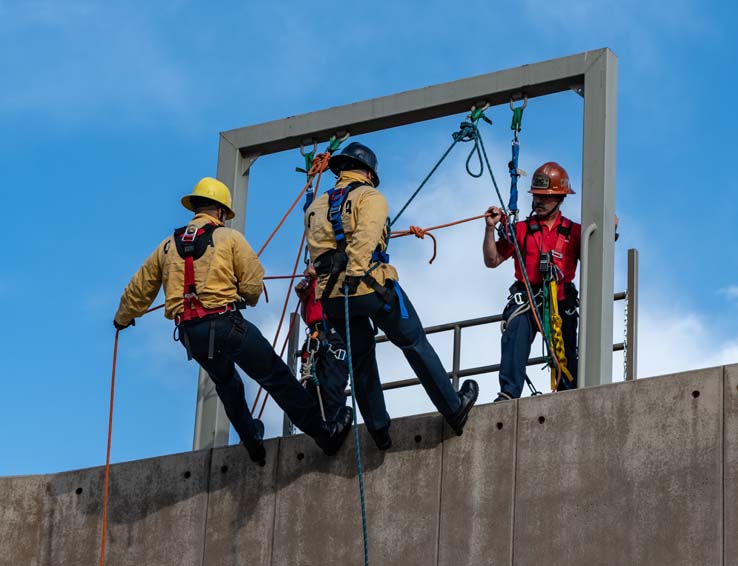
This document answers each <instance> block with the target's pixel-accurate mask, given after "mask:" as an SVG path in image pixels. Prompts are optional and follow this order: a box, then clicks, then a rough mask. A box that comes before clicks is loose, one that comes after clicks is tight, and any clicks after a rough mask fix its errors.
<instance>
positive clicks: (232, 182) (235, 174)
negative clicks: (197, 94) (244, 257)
mask: <svg viewBox="0 0 738 566" xmlns="http://www.w3.org/2000/svg"><path fill="white" fill-rule="evenodd" d="M257 157H258V155H248V156H244V155H241V152H240V151H239V150H238V148H236V147H234V146H233V145H232V144H231V143H230V142H229V141H228V140H226V139H225V138H224V137H223V136H222V135H221V137H220V145H219V147H218V173H217V177H218V179H219V180H221V181H223V182H224V183H225V184H226V185H227V186H228V188H229V189H231V196H232V198H233V211H234V212H235V213H236V217H235V218H234V219H233V220H231V221H230V222H229V223H228V225H229V226H230V227H231V228H234V229H236V230H240V231H241V232H244V230H245V229H246V197H247V196H248V188H249V169H250V167H251V165H252V164H253V163H254V161H256V158H257ZM229 432H230V423H229V422H228V417H227V416H226V413H225V409H224V408H223V404H222V403H221V402H220V399H218V394H217V393H216V391H215V384H214V383H213V381H212V380H211V379H210V377H209V376H208V374H207V372H206V371H205V370H203V369H202V368H200V372H199V375H198V385H197V408H196V409H195V434H194V440H193V442H192V449H193V450H201V449H203V448H213V447H216V446H227V445H228V433H229Z"/></svg>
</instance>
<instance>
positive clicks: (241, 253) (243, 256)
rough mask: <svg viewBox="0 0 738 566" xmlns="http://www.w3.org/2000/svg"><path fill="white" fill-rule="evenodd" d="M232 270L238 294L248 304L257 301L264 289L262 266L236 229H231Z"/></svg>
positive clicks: (253, 303)
mask: <svg viewBox="0 0 738 566" xmlns="http://www.w3.org/2000/svg"><path fill="white" fill-rule="evenodd" d="M232 233H233V235H234V237H233V271H234V273H235V275H236V281H237V285H238V294H239V295H240V296H241V297H243V299H244V300H245V301H246V303H247V304H248V305H249V306H252V307H253V306H254V305H256V303H258V302H259V297H260V296H261V292H262V291H263V289H264V268H263V267H262V265H261V262H260V261H259V258H258V256H257V255H256V254H255V253H254V250H253V249H252V247H251V246H250V245H249V243H248V242H247V241H246V238H244V237H243V234H241V232H239V231H238V230H233V231H232Z"/></svg>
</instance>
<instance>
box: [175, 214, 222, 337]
mask: <svg viewBox="0 0 738 566" xmlns="http://www.w3.org/2000/svg"><path fill="white" fill-rule="evenodd" d="M217 227H218V226H216V225H215V224H205V225H204V226H203V227H202V228H198V227H197V226H196V225H194V224H190V225H189V226H187V227H186V228H184V229H179V230H177V231H175V233H174V236H175V243H176V244H177V251H178V252H179V253H180V256H181V257H182V258H183V259H184V262H185V265H184V296H183V299H184V302H183V310H182V312H181V313H180V314H179V315H177V316H176V317H175V323H176V324H177V325H179V324H181V323H182V322H187V321H189V320H195V319H199V318H204V317H206V316H209V315H212V314H223V313H226V312H229V311H232V310H235V308H236V307H235V305H233V304H229V305H225V306H223V307H216V308H213V309H207V308H205V307H204V306H203V304H202V303H201V302H200V298H199V297H198V296H197V288H196V286H195V260H196V259H199V258H200V257H201V256H202V255H203V254H204V253H205V250H206V249H207V246H208V245H212V233H213V230H215V229H216V228H217ZM204 234H207V235H208V236H209V238H208V240H207V241H202V240H201V241H199V242H197V243H196V240H197V238H198V237H200V236H203V235H204ZM198 244H204V245H198ZM198 252H199V253H198Z"/></svg>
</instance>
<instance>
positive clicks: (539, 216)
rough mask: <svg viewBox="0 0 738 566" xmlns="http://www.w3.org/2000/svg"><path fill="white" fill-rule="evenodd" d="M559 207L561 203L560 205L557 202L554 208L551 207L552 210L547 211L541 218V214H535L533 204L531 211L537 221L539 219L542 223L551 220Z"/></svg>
mask: <svg viewBox="0 0 738 566" xmlns="http://www.w3.org/2000/svg"><path fill="white" fill-rule="evenodd" d="M559 207H561V203H560V202H557V203H556V206H554V207H553V208H552V209H551V210H550V211H548V213H547V214H546V215H545V216H543V215H541V214H538V213H537V212H536V207H535V204H531V208H532V209H533V212H536V216H537V217H538V219H539V220H544V221H545V220H548V219H549V218H551V216H553V215H554V213H555V212H556V211H557V210H559Z"/></svg>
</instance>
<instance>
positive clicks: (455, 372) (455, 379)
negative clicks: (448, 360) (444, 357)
mask: <svg viewBox="0 0 738 566" xmlns="http://www.w3.org/2000/svg"><path fill="white" fill-rule="evenodd" d="M460 366H461V327H460V326H459V325H458V324H457V325H455V326H454V358H453V367H452V368H451V379H452V384H453V386H454V389H455V390H456V391H458V390H459V370H460V369H461V368H460Z"/></svg>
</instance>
